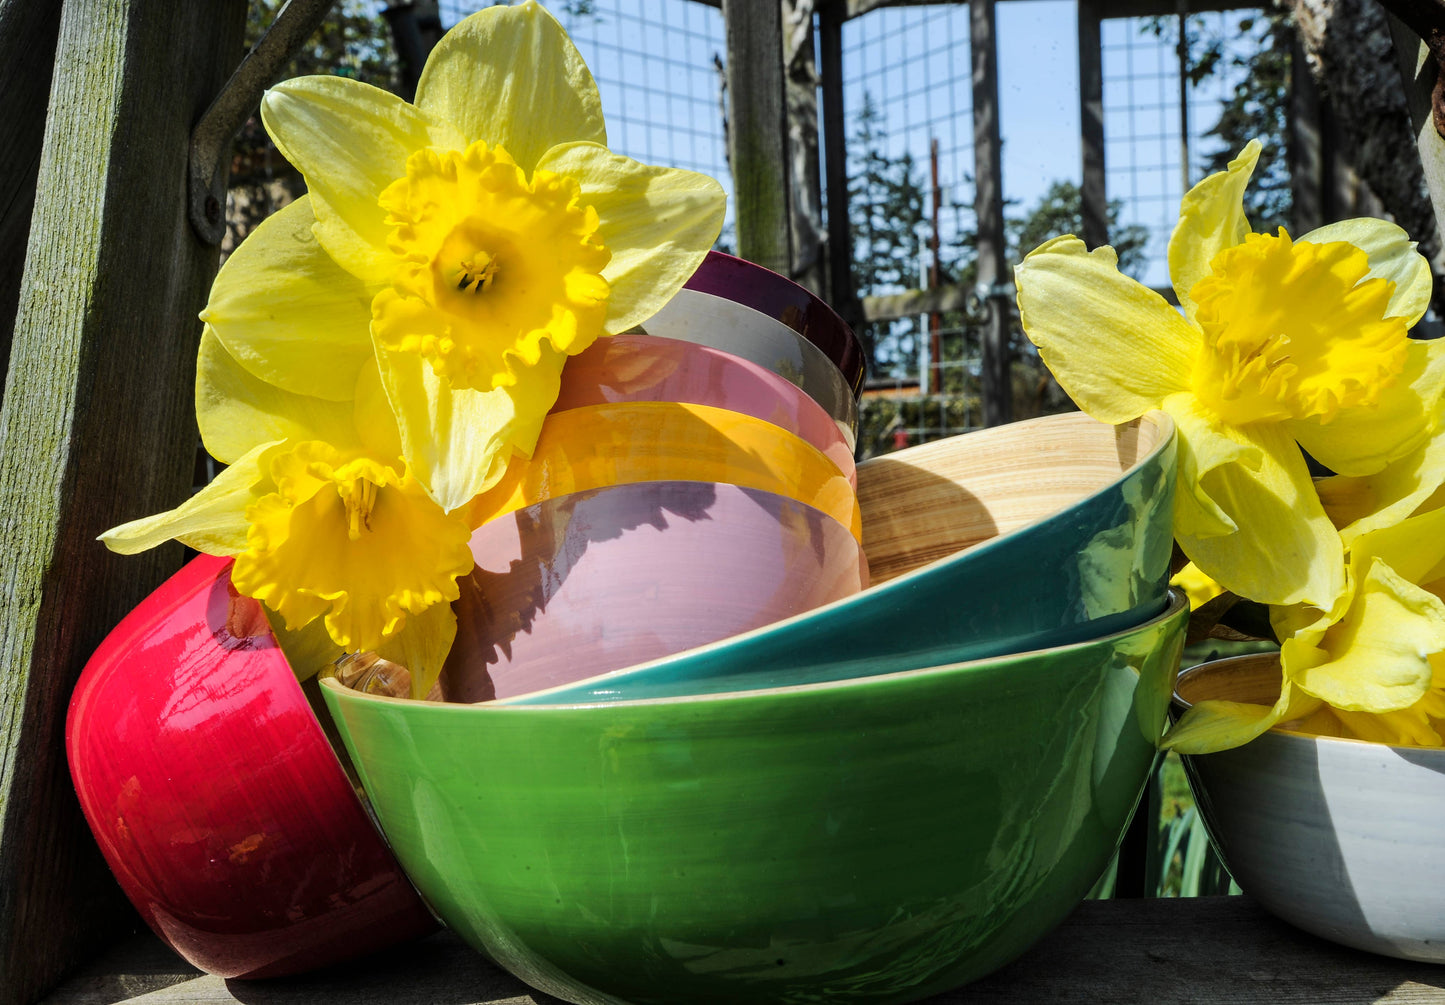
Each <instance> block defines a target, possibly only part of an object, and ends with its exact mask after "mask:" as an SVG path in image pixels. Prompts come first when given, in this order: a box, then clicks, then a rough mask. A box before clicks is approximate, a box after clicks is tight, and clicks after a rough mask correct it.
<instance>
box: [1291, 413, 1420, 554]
mask: <svg viewBox="0 0 1445 1005" xmlns="http://www.w3.org/2000/svg"><path fill="white" fill-rule="evenodd" d="M1442 483H1445V436H1438V435H1437V436H1431V437H1430V438H1429V439H1427V440H1426V441H1425V442H1424V443H1422V444H1420V445H1419V446H1417V447H1416V448H1415V450H1414V451H1413V452H1412V453H1410V454H1408V455H1407V456H1405V457H1402V458H1400V459H1399V460H1397V461H1394V462H1392V463H1391V464H1389V465H1387V466H1386V467H1385V468H1384V469H1383V470H1381V471H1377V472H1375V473H1374V474H1371V475H1365V476H1363V477H1359V478H1349V477H1345V476H1343V475H1340V476H1336V477H1334V478H1326V479H1323V480H1322V481H1319V482H1317V483H1316V484H1315V490H1316V492H1317V493H1318V494H1319V497H1320V501H1321V502H1323V503H1324V506H1325V512H1327V513H1328V514H1329V515H1330V519H1331V520H1332V521H1333V522H1334V524H1335V526H1337V527H1339V528H1340V537H1341V538H1343V539H1344V542H1345V544H1346V546H1349V545H1350V544H1352V542H1354V541H1355V539H1356V538H1358V537H1360V536H1361V535H1362V534H1369V533H1371V532H1372V531H1376V530H1379V529H1380V528H1382V527H1388V526H1390V525H1392V524H1395V523H1398V522H1399V521H1401V520H1403V519H1404V518H1405V517H1407V516H1409V515H1410V514H1411V513H1414V512H1415V511H1416V510H1417V509H1421V508H1425V509H1429V508H1433V505H1434V503H1435V500H1434V498H1433V497H1434V496H1435V494H1436V493H1438V492H1439V490H1440V487H1441V484H1442Z"/></svg>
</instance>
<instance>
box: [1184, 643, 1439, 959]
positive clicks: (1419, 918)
mask: <svg viewBox="0 0 1445 1005" xmlns="http://www.w3.org/2000/svg"><path fill="white" fill-rule="evenodd" d="M1280 682H1281V680H1280V668H1279V657H1278V655H1277V654H1274V653H1267V654H1263V655H1254V656H1237V657H1232V658H1230V659H1224V660H1218V661H1215V662H1213V663H1206V664H1204V665H1202V666H1198V667H1194V668H1192V669H1190V670H1187V671H1185V672H1184V673H1183V674H1182V675H1180V679H1179V683H1178V688H1177V693H1176V699H1175V704H1176V707H1177V709H1178V710H1179V711H1181V712H1182V711H1183V709H1185V708H1187V707H1188V706H1189V705H1190V704H1194V703H1197V702H1199V701H1203V700H1205V699H1223V700H1228V701H1240V702H1249V703H1252V704H1263V705H1266V706H1268V705H1273V704H1274V702H1275V699H1277V698H1278V697H1279V688H1280ZM1183 760H1184V767H1185V770H1186V772H1187V773H1188V776H1189V783H1190V787H1191V788H1192V789H1193V790H1194V798H1195V800H1196V802H1197V803H1198V805H1199V808H1200V811H1201V813H1202V814H1203V816H1204V822H1205V825H1206V826H1207V827H1208V829H1209V834H1210V837H1211V838H1213V840H1214V843H1215V847H1216V848H1217V849H1218V851H1219V853H1220V857H1221V858H1222V859H1223V861H1224V863H1225V865H1226V867H1227V868H1228V869H1229V871H1230V874H1231V875H1232V876H1233V877H1234V880H1235V882H1237V883H1238V884H1239V885H1240V888H1241V889H1243V890H1244V892H1245V893H1247V894H1249V895H1250V896H1252V897H1254V898H1255V899H1256V900H1258V901H1259V902H1260V903H1261V904H1263V905H1264V906H1265V907H1266V908H1268V909H1269V910H1270V911H1271V912H1273V913H1274V914H1276V915H1278V916H1279V917H1281V918H1283V919H1284V920H1286V921H1288V922H1290V923H1291V924H1293V925H1295V926H1297V927H1299V928H1302V929H1304V930H1305V931H1307V932H1312V933H1314V934H1315V935H1318V936H1321V937H1322V938H1326V939H1330V940H1332V941H1334V942H1339V943H1342V944H1344V945H1347V946H1352V947H1354V948H1356V949H1364V950H1367V951H1369V952H1374V953H1383V954H1385V955H1387V956H1396V957H1401V958H1403V959H1409V960H1423V961H1425V962H1430V963H1445V911H1442V910H1441V905H1442V904H1445V878H1442V877H1441V875H1440V874H1439V873H1438V871H1437V870H1435V869H1434V868H1433V867H1432V864H1433V863H1435V862H1438V861H1440V859H1441V857H1442V855H1445V750H1442V749H1440V748H1433V747H1432V748H1424V747H1403V746H1392V745H1390V744H1385V743H1369V742H1366V741H1363V740H1350V739H1341V738H1338V737H1328V736H1311V735H1308V734H1305V733H1299V732H1294V731H1292V730H1290V729H1288V728H1284V729H1272V730H1270V731H1268V732H1266V733H1265V734H1264V735H1262V736H1260V737H1258V738H1256V739H1254V740H1251V741H1250V742H1249V743H1247V744H1245V745H1244V746H1242V747H1237V748H1235V749H1232V750H1222V751H1219V752H1217V753H1213V754H1196V755H1186V756H1185V757H1184V758H1183Z"/></svg>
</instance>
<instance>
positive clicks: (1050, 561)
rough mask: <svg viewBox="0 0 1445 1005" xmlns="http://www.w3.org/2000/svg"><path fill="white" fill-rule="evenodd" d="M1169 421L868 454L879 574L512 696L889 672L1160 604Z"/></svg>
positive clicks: (1077, 634) (1066, 632) (1064, 427)
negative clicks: (718, 637)
mask: <svg viewBox="0 0 1445 1005" xmlns="http://www.w3.org/2000/svg"><path fill="white" fill-rule="evenodd" d="M1175 451H1176V446H1175V433H1174V425H1173V421H1172V420H1171V419H1170V418H1169V417H1168V416H1167V415H1166V414H1164V413H1163V412H1151V413H1150V414H1148V415H1146V416H1144V417H1143V418H1142V419H1138V420H1136V421H1134V422H1132V423H1128V424H1125V425H1122V426H1117V427H1116V426H1112V425H1108V424H1105V423H1100V422H1097V421H1095V420H1093V419H1090V418H1089V417H1088V416H1086V415H1083V414H1081V413H1077V412H1076V413H1070V414H1066V415H1054V416H1046V417H1044V418H1041V419H1032V420H1029V421H1027V422H1019V423H1014V424H1011V425H1008V426H1002V427H998V428H996V429H990V430H985V431H983V432H978V433H969V434H966V435H964V436H957V437H952V438H950V439H948V440H942V441H939V442H937V443H930V444H924V445H921V446H917V447H912V448H909V449H907V450H903V451H900V452H898V453H896V454H890V455H888V456H886V457H881V458H877V459H874V460H870V461H866V462H864V463H863V464H860V465H859V466H858V493H859V496H858V498H859V505H860V508H861V510H862V514H863V547H864V552H865V554H866V556H867V561H868V568H869V574H870V580H871V582H872V584H873V585H872V586H870V587H869V588H868V589H866V590H864V591H863V592H861V593H859V594H856V595H854V596H852V597H848V598H846V599H843V600H839V601H836V602H834V603H832V604H829V605H827V606H825V607H820V608H818V609H816V610H813V611H810V612H808V613H806V614H802V615H798V616H796V617H793V618H789V619H788V620H786V621H781V622H778V623H777V624H773V625H770V626H768V627H765V628H760V629H757V630H755V631H752V632H748V633H746V634H744V635H738V636H734V637H733V638H730V639H725V640H723V641H721V642H717V643H714V644H712V645H709V646H704V647H700V648H698V649H693V650H689V651H687V652H684V653H678V654H675V655H673V656H669V657H666V658H663V659H659V660H655V661H653V662H651V663H647V664H644V665H641V666H637V667H631V668H628V669H625V670H619V671H615V672H612V673H607V674H602V675H599V676H595V677H591V678H588V679H585V680H581V681H579V682H578V683H575V684H572V685H568V686H565V687H562V688H557V689H552V690H549V691H541V692H537V693H535V694H530V695H523V696H520V697H517V698H513V699H509V702H510V703H514V704H533V703H537V704H541V703H547V704H552V703H565V702H583V701H587V702H594V701H618V700H624V699H634V698H639V699H640V698H655V697H672V696H680V695H688V694H706V693H716V692H722V691H736V690H745V689H750V688H764V687H780V686H788V685H793V684H804V683H810V682H816V681H825V680H840V679H845V678H849V677H854V676H865V675H871V674H883V673H892V672H895V671H900V670H910V669H914V668H917V667H923V666H937V665H941V664H945V663H951V662H956V661H959V660H971V659H980V658H984V657H988V656H997V655H1001V654H1004V653H1009V652H1020V651H1023V650H1032V649H1041V648H1046V647H1049V646H1055V645H1064V644H1067V643H1070V642H1077V641H1081V640H1083V639H1089V638H1096V637H1099V636H1101V635H1107V634H1109V633H1110V632H1114V631H1119V630H1122V629H1125V628H1128V627H1131V626H1133V625H1137V624H1140V623H1142V622H1144V621H1147V620H1148V619H1149V618H1151V617H1153V616H1155V615H1157V614H1158V613H1159V612H1160V611H1162V610H1163V609H1164V606H1165V603H1166V598H1167V595H1168V590H1167V579H1168V569H1169V556H1170V553H1171V551H1172V544H1173V524H1172V511H1173V500H1174V472H1175Z"/></svg>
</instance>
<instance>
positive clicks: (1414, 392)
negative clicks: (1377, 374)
mask: <svg viewBox="0 0 1445 1005" xmlns="http://www.w3.org/2000/svg"><path fill="white" fill-rule="evenodd" d="M1442 392H1445V340H1435V341H1429V342H1422V341H1418V340H1415V339H1411V340H1410V342H1409V345H1408V347H1407V350H1406V353H1405V369H1404V371H1403V372H1402V373H1401V374H1400V375H1399V377H1397V378H1396V381H1395V383H1394V384H1393V385H1392V386H1390V387H1388V388H1386V389H1385V390H1384V392H1383V393H1381V395H1380V398H1379V400H1378V401H1375V402H1371V403H1369V404H1361V405H1352V406H1349V407H1346V408H1341V409H1340V410H1339V412H1338V413H1336V415H1335V416H1334V418H1333V419H1332V420H1331V421H1329V422H1326V423H1321V422H1319V421H1318V420H1316V419H1312V418H1311V419H1293V420H1289V421H1288V423H1287V425H1288V428H1289V430H1290V432H1291V433H1292V434H1293V435H1294V437H1295V439H1297V440H1298V441H1299V444H1300V446H1302V447H1304V448H1305V450H1307V451H1309V453H1310V455H1311V456H1313V457H1314V458H1315V459H1316V460H1318V461H1319V462H1320V463H1321V464H1323V465H1325V466H1326V467H1327V468H1329V469H1330V470H1331V471H1334V472H1336V473H1338V474H1342V475H1352V476H1360V475H1368V474H1373V473H1374V472H1376V471H1379V470H1380V469H1381V468H1383V467H1385V465H1386V464H1388V463H1390V462H1391V461H1394V460H1397V459H1399V458H1401V457H1404V456H1405V455H1407V454H1410V453H1413V452H1415V451H1416V450H1418V449H1420V447H1421V444H1423V443H1424V441H1425V440H1426V439H1427V438H1429V437H1430V436H1431V435H1432V434H1433V433H1434V432H1435V429H1436V424H1437V418H1438V415H1439V410H1440V404H1441V394H1442Z"/></svg>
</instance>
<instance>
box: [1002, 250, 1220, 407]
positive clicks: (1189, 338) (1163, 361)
mask: <svg viewBox="0 0 1445 1005" xmlns="http://www.w3.org/2000/svg"><path fill="white" fill-rule="evenodd" d="M1118 261H1119V260H1118V256H1117V255H1115V254H1114V249H1112V248H1107V247H1104V248H1097V249H1095V250H1094V251H1088V250H1087V249H1086V248H1085V246H1084V242H1083V241H1081V240H1079V239H1078V238H1077V237H1057V238H1054V239H1053V240H1052V241H1048V242H1046V243H1044V244H1042V245H1040V246H1039V247H1038V248H1036V249H1035V250H1034V251H1032V252H1030V253H1029V255H1028V257H1027V258H1025V259H1024V260H1023V262H1022V263H1021V264H1020V265H1019V266H1018V268H1017V269H1015V270H1014V276H1015V281H1016V283H1017V285H1018V303H1019V315H1020V318H1021V320H1022V322H1023V328H1024V332H1025V333H1026V334H1027V335H1028V337H1029V338H1030V339H1031V340H1032V341H1033V343H1034V345H1036V346H1038V349H1039V355H1040V356H1042V357H1043V360H1044V362H1045V363H1046V364H1047V365H1048V368H1049V370H1050V371H1052V372H1053V375H1054V377H1055V378H1056V379H1057V380H1058V382H1059V385H1060V386H1061V387H1063V389H1064V390H1065V391H1066V392H1068V394H1069V397H1071V398H1073V399H1074V401H1075V402H1077V403H1078V405H1079V407H1080V408H1082V409H1083V410H1084V411H1085V412H1088V413H1089V414H1090V415H1091V416H1093V417H1094V418H1096V419H1098V420H1099V421H1101V422H1114V423H1119V422H1128V421H1129V420H1130V419H1135V418H1138V417H1139V416H1140V415H1143V414H1144V413H1145V412H1147V411H1149V410H1150V409H1152V408H1157V407H1158V406H1159V405H1160V403H1161V402H1163V401H1164V399H1165V398H1166V397H1168V396H1169V395H1171V394H1173V393H1175V392H1177V391H1182V390H1185V389H1186V388H1188V387H1189V377H1190V369H1191V359H1192V357H1193V354H1194V352H1195V351H1196V350H1197V348H1198V346H1199V344H1200V341H1201V336H1200V334H1199V332H1198V331H1197V330H1196V329H1195V328H1193V327H1191V326H1190V325H1189V323H1188V322H1186V321H1185V320H1184V319H1183V318H1181V317H1180V316H1179V312H1178V311H1176V310H1175V309H1174V308H1173V307H1171V306H1169V304H1168V303H1167V302H1166V301H1165V300H1164V298H1163V297H1161V296H1159V294H1157V293H1155V292H1154V291H1153V290H1151V289H1149V288H1147V287H1145V286H1142V285H1140V284H1139V283H1137V282H1135V281H1134V280H1132V279H1130V278H1129V277H1128V276H1125V275H1124V274H1123V273H1121V272H1120V271H1119V268H1118Z"/></svg>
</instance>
